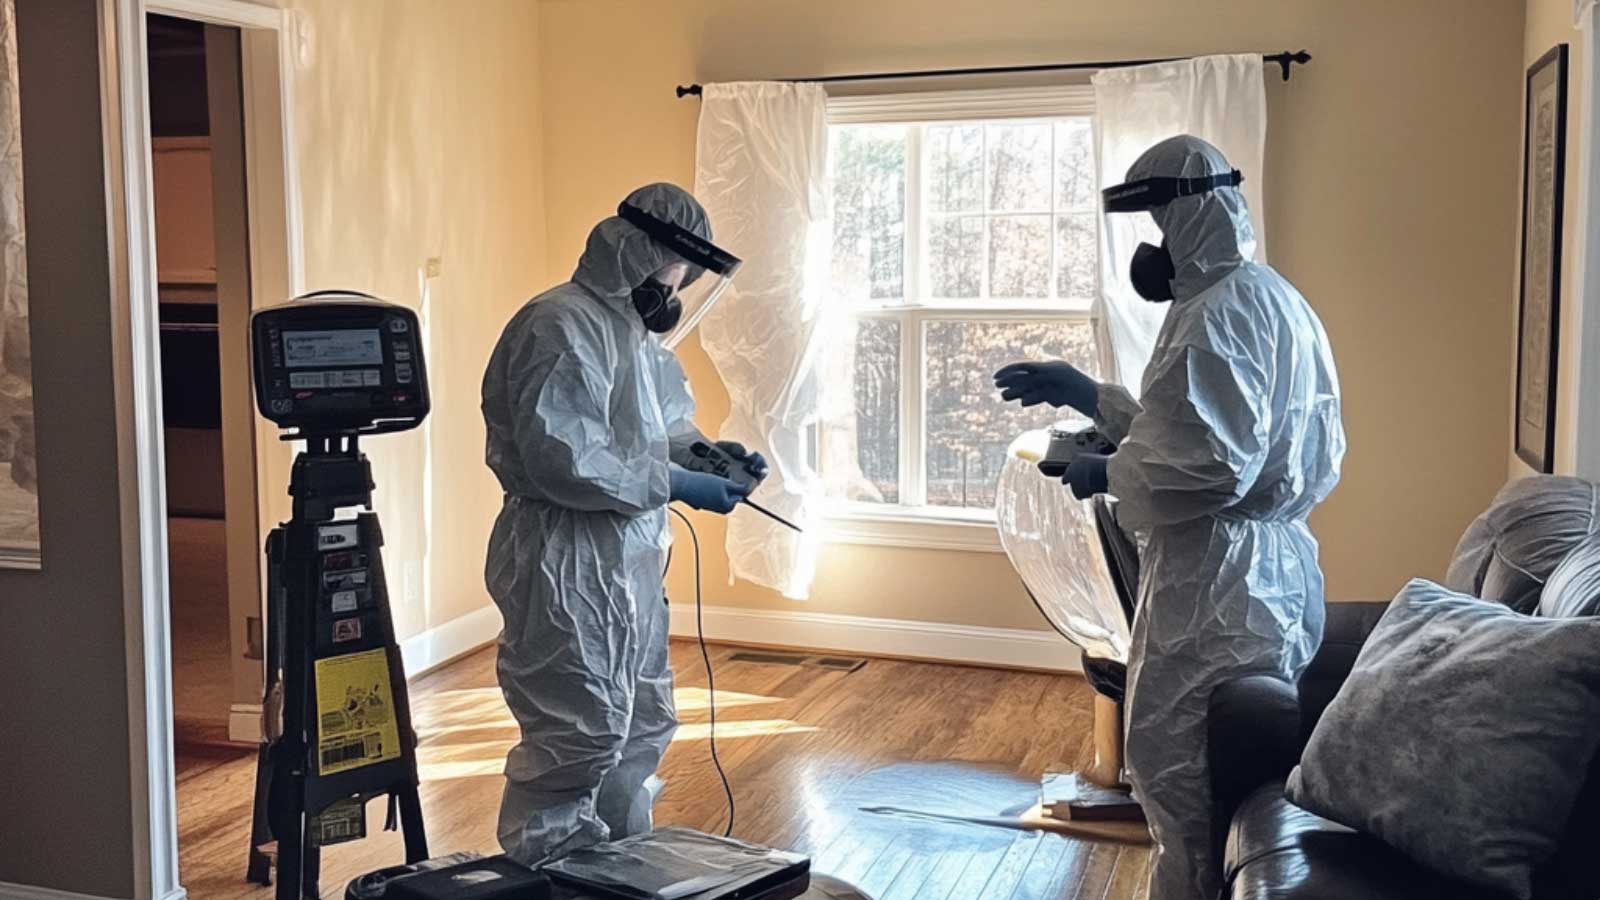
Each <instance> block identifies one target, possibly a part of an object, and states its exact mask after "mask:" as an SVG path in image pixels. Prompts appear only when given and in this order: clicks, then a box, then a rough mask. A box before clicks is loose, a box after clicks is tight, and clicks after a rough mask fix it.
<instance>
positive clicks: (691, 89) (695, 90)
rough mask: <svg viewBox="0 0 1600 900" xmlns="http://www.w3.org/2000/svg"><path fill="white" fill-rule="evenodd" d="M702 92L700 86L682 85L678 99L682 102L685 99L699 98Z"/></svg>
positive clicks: (679, 87) (679, 86)
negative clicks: (690, 97)
mask: <svg viewBox="0 0 1600 900" xmlns="http://www.w3.org/2000/svg"><path fill="white" fill-rule="evenodd" d="M702 90H703V89H702V88H701V87H700V85H698V84H680V85H678V99H679V100H682V99H683V98H684V97H689V96H694V97H698V96H700V94H701V92H702Z"/></svg>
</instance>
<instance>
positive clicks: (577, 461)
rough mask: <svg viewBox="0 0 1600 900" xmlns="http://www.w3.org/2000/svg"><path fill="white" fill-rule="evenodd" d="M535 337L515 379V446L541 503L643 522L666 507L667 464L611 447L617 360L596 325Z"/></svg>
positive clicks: (513, 374)
mask: <svg viewBox="0 0 1600 900" xmlns="http://www.w3.org/2000/svg"><path fill="white" fill-rule="evenodd" d="M563 326H564V327H563V328H562V330H561V333H560V334H557V335H550V336H547V337H534V338H532V339H531V341H530V343H531V345H532V346H531V347H527V348H524V353H525V356H524V360H523V362H522V364H520V365H516V366H514V367H513V369H512V371H511V372H510V373H509V378H510V382H511V384H510V387H511V395H512V398H513V408H514V409H515V410H517V415H516V416H515V431H514V440H515V441H516V445H517V452H518V453H519V454H520V455H521V457H522V465H523V468H524V470H525V471H526V472H527V473H528V476H529V480H530V483H531V490H532V492H533V494H534V495H535V498H536V499H541V500H544V501H546V502H549V503H552V504H554V505H556V506H564V507H567V508H569V509H579V510H590V511H610V512H618V513H623V514H627V515H638V514H641V513H644V512H648V511H650V510H652V509H656V508H659V507H661V506H665V505H666V503H667V501H668V499H669V496H670V486H669V479H668V474H667V460H666V459H665V458H664V457H661V456H657V455H656V454H654V453H649V452H645V453H634V454H631V455H629V454H626V453H623V452H621V450H620V448H619V447H618V446H617V444H616V442H615V441H614V440H613V437H612V436H613V435H614V434H615V428H614V425H613V423H612V421H611V415H610V409H611V393H612V391H613V390H614V389H615V388H616V386H615V385H614V384H613V373H614V372H616V370H617V366H616V362H615V360H612V359H610V358H608V355H607V351H606V349H605V348H606V343H607V342H606V341H605V340H604V337H603V336H602V335H600V334H599V333H598V331H597V330H596V329H595V328H594V327H593V326H592V324H591V323H587V322H582V321H570V322H566V323H563Z"/></svg>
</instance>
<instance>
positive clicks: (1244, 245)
mask: <svg viewBox="0 0 1600 900" xmlns="http://www.w3.org/2000/svg"><path fill="white" fill-rule="evenodd" d="M1127 178H1128V181H1127V183H1126V184H1123V185H1119V186H1117V187H1113V188H1108V189H1106V191H1105V192H1104V202H1105V208H1106V211H1107V212H1111V213H1115V212H1137V211H1145V210H1148V211H1149V212H1150V213H1151V215H1152V216H1154V218H1155V221H1156V224H1157V225H1158V226H1159V227H1160V229H1161V234H1162V236H1163V239H1164V240H1163V244H1162V246H1161V247H1160V248H1157V247H1153V246H1151V245H1149V244H1144V245H1141V247H1140V248H1139V250H1138V251H1137V252H1136V253H1135V254H1134V263H1133V270H1132V272H1131V275H1132V282H1133V284H1134V286H1135V288H1136V289H1137V290H1138V291H1139V293H1140V294H1141V295H1143V296H1145V298H1146V299H1149V300H1169V299H1170V300H1172V301H1173V305H1172V307H1171V309H1170V310H1169V311H1168V314H1167V317H1166V320H1165V322H1164V323H1163V325H1162V328H1161V332H1160V335H1159V337H1158V338H1157V340H1156V345H1155V351H1154V355H1153V356H1152V358H1151V360H1150V364H1149V366H1148V367H1146V369H1145V372H1144V380H1143V391H1142V395H1141V398H1140V400H1138V401H1135V400H1134V399H1133V397H1132V396H1131V395H1130V393H1129V392H1128V391H1127V390H1126V389H1124V388H1122V387H1120V386H1117V385H1113V384H1099V383H1096V382H1095V381H1094V380H1093V379H1091V378H1089V377H1088V376H1086V375H1084V374H1083V373H1082V372H1079V371H1078V370H1077V369H1075V368H1073V367H1072V366H1070V365H1069V364H1067V363H1064V362H1045V363H1032V362H1029V363H1017V364H1014V365H1011V366H1007V367H1006V368H1004V369H1002V370H1000V371H999V372H997V373H996V375H995V380H996V384H997V386H998V387H1000V388H1001V390H1002V392H1003V393H1002V396H1003V397H1004V398H1005V399H1007V400H1020V401H1021V402H1023V403H1024V404H1025V405H1032V404H1034V403H1040V402H1048V403H1051V404H1053V405H1056V406H1072V407H1074V408H1076V409H1078V410H1079V411H1081V412H1082V413H1084V414H1085V415H1088V416H1090V417H1092V418H1093V419H1094V420H1095V423H1096V426H1097V427H1098V428H1099V429H1100V431H1101V432H1103V433H1104V434H1105V435H1106V436H1107V437H1109V438H1110V439H1111V440H1112V442H1113V443H1116V444H1117V445H1118V447H1117V451H1116V453H1114V454H1113V455H1111V456H1098V455H1084V456H1080V457H1078V458H1077V459H1075V460H1074V461H1073V463H1072V465H1071V466H1070V467H1069V468H1068V470H1067V473H1066V475H1065V476H1063V480H1064V481H1066V482H1067V483H1068V484H1069V485H1071V487H1072V491H1073V493H1074V495H1075V496H1077V497H1079V498H1087V497H1089V496H1091V495H1093V494H1096V493H1100V492H1109V493H1111V494H1112V495H1114V496H1116V497H1117V498H1118V499H1119V500H1120V501H1121V504H1120V507H1119V511H1118V515H1119V517H1120V518H1122V519H1123V521H1124V522H1125V523H1127V524H1128V525H1130V526H1131V527H1133V528H1135V529H1137V530H1140V531H1142V532H1145V533H1147V534H1148V537H1149V542H1148V546H1147V547H1146V549H1145V552H1144V558H1143V559H1142V560H1141V563H1142V566H1141V567H1142V572H1143V574H1142V578H1141V584H1140V598H1139V606H1138V611H1137V614H1136V616H1135V621H1134V627H1133V648H1132V654H1131V660H1130V664H1129V671H1128V721H1127V764H1128V771H1129V778H1130V780H1131V782H1132V784H1133V787H1134V790H1135V792H1136V795H1137V797H1138V798H1139V801H1140V802H1141V803H1142V804H1143V806H1144V809H1145V813H1146V815H1147V817H1148V818H1149V822H1150V828H1151V833H1152V835H1153V836H1154V838H1155V841H1156V846H1157V855H1156V857H1155V860H1154V867H1153V870H1152V873H1151V883H1150V896H1151V898H1152V900H1180V898H1181V900H1195V898H1206V900H1209V898H1213V897H1216V896H1217V895H1218V893H1219V891H1220V889H1221V881H1220V880H1221V861H1220V859H1219V857H1218V850H1219V848H1220V841H1218V840H1217V832H1216V831H1215V830H1214V829H1215V828H1216V827H1217V824H1218V823H1213V822H1212V821H1211V817H1212V816H1211V796H1210V782H1209V773H1208V772H1207V767H1206V747H1205V742H1206V713H1207V706H1208V703H1209V700H1210V695H1211V691H1212V690H1213V688H1214V687H1215V686H1216V685H1217V684H1218V683H1220V682H1223V681H1226V680H1229V679H1232V678H1236V677H1238V676H1241V675H1245V674H1270V675H1276V676H1278V677H1281V678H1284V679H1288V680H1291V681H1293V680H1297V679H1298V678H1299V676H1300V675H1301V673H1302V672H1303V671H1304V670H1305V668H1306V666H1307V664H1308V663H1309V662H1310V660H1311V656H1312V654H1313V653H1315V652H1316V650H1317V647H1318V645H1319V644H1320V643H1321V641H1322V626H1323V620H1324V606H1323V603H1324V598H1323V582H1322V570H1321V568H1320V567H1319V565H1318V562H1317V542H1316V539H1315V538H1314V537H1312V534H1311V530H1310V529H1309V528H1308V527H1307V525H1306V517H1307V515H1308V514H1309V513H1310V512H1311V510H1312V508H1313V507H1315V506H1316V505H1317V504H1318V503H1320V502H1321V501H1322V500H1323V499H1324V498H1325V497H1327V496H1328V494H1329V492H1331V491H1332V490H1333V488H1334V486H1335V485H1336V484H1337V483H1338V481H1339V467H1340V464H1341V461H1342V460H1343V457H1344V450H1345V439H1344V427H1343V425H1342V423H1341V420H1340V411H1339V403H1340V401H1339V380H1338V375H1337V374H1336V372H1335V369H1334V363H1333V355H1332V353H1331V352H1330V350H1329V347H1328V337H1327V334H1326V333H1325V332H1324V331H1323V328H1322V323H1321V322H1320V321H1319V320H1318V319H1317V316H1316V314H1315V313H1314V312H1313V311H1312V309H1311V307H1310V306H1309V305H1308V304H1307V303H1306V301H1305V298H1303V297H1302V296H1301V295H1300V293H1299V292H1298V291H1296V290H1295V289H1294V287H1293V286H1292V285H1291V284H1289V282H1288V281H1286V280H1285V279H1284V278H1283V277H1282V276H1281V275H1279V274H1278V273H1277V272H1275V271H1274V270H1273V269H1272V268H1270V267H1269V266H1266V265H1262V264H1258V263H1255V262H1252V261H1251V257H1252V256H1253V255H1254V250H1255V237H1254V233H1253V232H1252V231H1251V226H1250V215H1249V212H1248V210H1247V209H1246V208H1245V201H1244V195H1243V194H1242V193H1241V192H1240V191H1239V190H1238V187H1237V185H1238V184H1239V182H1240V181H1241V180H1242V177H1241V176H1240V175H1239V173H1238V172H1237V171H1235V170H1233V169H1232V168H1231V167H1230V166H1229V165H1228V162H1227V160H1226V159H1224V158H1223V155H1222V153H1221V152H1220V151H1218V150H1217V149H1216V148H1215V147H1213V146H1211V145H1210V144H1208V143H1206V142H1205V141H1202V140H1200V139H1198V138H1195V137H1189V136H1180V137H1176V138H1171V139H1169V140H1165V141H1162V142H1161V143H1159V144H1156V145H1155V146H1154V147H1152V148H1151V149H1150V150H1148V151H1146V152H1145V153H1144V155H1142V156H1141V157H1140V158H1139V159H1138V160H1137V161H1136V162H1135V163H1134V164H1133V166H1132V167H1131V168H1130V169H1129V170H1128V176H1127Z"/></svg>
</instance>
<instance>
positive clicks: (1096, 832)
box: [1021, 803, 1150, 846]
mask: <svg viewBox="0 0 1600 900" xmlns="http://www.w3.org/2000/svg"><path fill="white" fill-rule="evenodd" d="M1021 821H1022V826H1023V827H1024V828H1032V829H1036V830H1038V831H1050V832H1054V833H1056V834H1062V835H1066V836H1067V837H1076V838H1083V839H1085V840H1090V841H1109V842H1111V843H1115V844H1133V845H1137V846H1149V844H1150V829H1148V828H1146V827H1145V824H1144V823H1143V822H1069V821H1065V820H1062V819H1056V818H1052V817H1051V816H1049V815H1046V814H1045V811H1044V805H1043V804H1041V803H1036V804H1034V806H1033V808H1032V809H1030V810H1028V811H1027V812H1025V813H1023V814H1022V820H1021Z"/></svg>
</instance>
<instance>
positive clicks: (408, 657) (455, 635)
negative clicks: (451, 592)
mask: <svg viewBox="0 0 1600 900" xmlns="http://www.w3.org/2000/svg"><path fill="white" fill-rule="evenodd" d="M502 625H503V623H502V621H501V618H500V609H499V608H498V607H496V606H495V605H494V604H493V603H491V604H489V605H487V606H482V607H479V608H478V609H475V610H473V611H472V612H469V613H467V614H466V615H464V616H457V617H456V618H454V619H451V620H450V621H448V622H446V623H444V624H443V625H440V626H438V627H437V628H430V629H428V630H427V631H424V632H422V633H421V634H416V635H412V636H411V637H408V638H406V639H405V640H403V641H401V642H400V658H401V659H402V660H404V661H405V664H406V678H408V679H410V678H416V677H417V676H418V675H425V674H427V673H428V672H431V671H433V670H434V669H437V668H439V667H440V666H442V665H445V664H446V663H450V662H454V661H455V660H457V659H460V658H461V657H463V656H466V655H467V654H468V653H471V652H472V651H474V650H477V649H479V648H481V647H484V646H486V645H488V644H492V643H494V642H495V641H497V640H499V638H500V629H501V627H502Z"/></svg>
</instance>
